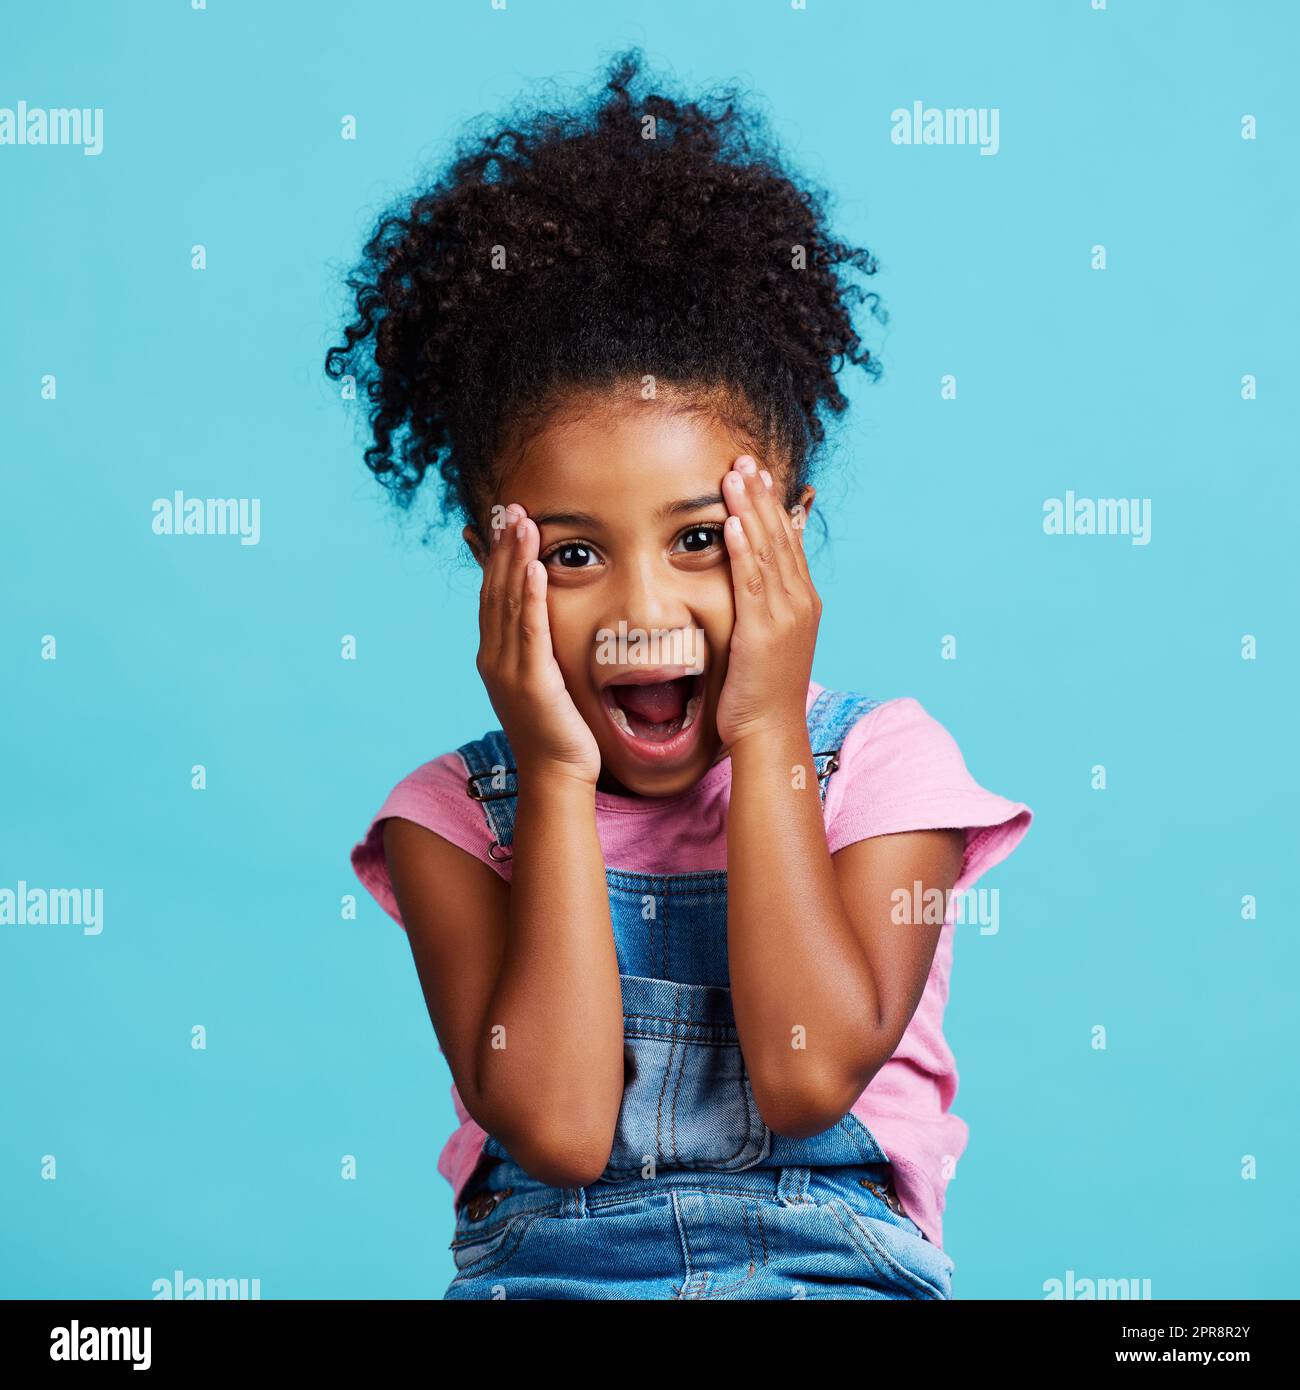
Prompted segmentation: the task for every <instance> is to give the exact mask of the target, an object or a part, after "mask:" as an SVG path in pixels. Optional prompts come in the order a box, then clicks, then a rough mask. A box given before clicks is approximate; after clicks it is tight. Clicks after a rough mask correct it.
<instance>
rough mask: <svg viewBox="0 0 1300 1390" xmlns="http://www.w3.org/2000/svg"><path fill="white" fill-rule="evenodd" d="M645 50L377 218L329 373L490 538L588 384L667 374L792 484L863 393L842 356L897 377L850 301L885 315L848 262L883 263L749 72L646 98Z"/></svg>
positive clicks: (792, 491) (383, 451)
mask: <svg viewBox="0 0 1300 1390" xmlns="http://www.w3.org/2000/svg"><path fill="white" fill-rule="evenodd" d="M641 63H642V57H641V54H640V51H639V50H637V49H635V48H634V49H631V50H629V51H627V52H625V53H622V54H619V55H618V56H616V57H615V58H614V59H613V60H612V61H611V62H610V64H609V66H608V69H607V72H606V75H605V76H606V81H605V85H604V87H603V88H602V89H600V90H599V91H598V92H597V93H596V95H595V96H593V97H591V98H589V99H588V100H587V101H586V103H585V104H584V105H583V106H581V107H579V108H578V109H574V110H569V111H558V112H557V111H547V110H540V111H538V110H531V111H528V112H526V113H524V114H522V115H521V114H520V112H518V111H516V112H515V113H514V114H513V115H512V116H511V118H510V119H509V120H507V121H506V122H504V123H501V122H499V121H497V122H492V123H491V127H490V129H489V131H488V133H482V132H480V133H477V134H470V135H468V136H465V135H463V136H462V137H461V139H460V141H459V143H458V144H457V145H456V147H455V151H454V157H453V159H452V162H451V163H450V165H449V167H448V168H447V169H446V172H445V173H444V174H443V175H442V176H441V177H440V178H439V179H438V180H437V181H436V182H435V183H434V184H433V185H432V186H431V187H428V188H426V189H424V190H422V191H420V192H419V193H417V194H416V195H415V196H413V197H410V196H408V197H406V198H403V199H402V201H401V202H400V203H399V204H398V205H397V206H396V207H395V208H392V209H390V210H389V211H388V212H386V213H385V214H384V215H383V216H382V217H381V218H380V219H379V222H378V225H377V226H376V227H375V230H374V232H373V235H372V236H371V237H370V240H369V241H368V242H367V244H366V246H365V249H364V252H363V255H362V258H361V261H360V264H359V265H358V266H357V268H356V269H355V270H354V271H353V273H352V274H351V275H350V276H349V277H348V279H347V287H348V290H349V292H350V299H351V300H352V301H353V302H354V305H355V316H352V315H351V314H349V317H351V318H352V321H351V322H350V323H349V324H348V325H347V326H346V327H345V329H344V332H343V339H344V340H343V342H342V343H341V344H339V345H338V346H335V347H333V348H331V349H330V350H329V352H328V354H327V356H326V361H325V370H326V372H327V374H328V375H329V376H330V377H331V378H332V379H334V380H340V379H341V378H343V377H345V376H351V377H352V378H353V379H354V380H355V381H356V383H357V387H358V393H359V395H360V396H361V398H362V399H364V400H365V401H366V402H368V414H369V425H370V431H371V433H372V434H373V443H372V444H371V445H370V446H369V447H368V448H367V449H366V451H365V460H366V465H367V467H368V468H369V469H370V470H371V471H372V472H373V473H374V475H375V477H376V478H377V479H378V480H379V482H380V483H382V484H383V485H384V486H385V487H386V488H387V489H388V490H389V492H390V494H391V495H392V498H393V500H394V501H395V502H397V503H398V504H399V505H400V506H401V507H404V508H405V507H408V506H409V505H410V502H411V500H412V497H413V496H414V494H415V492H416V490H417V489H418V488H419V486H420V484H421V483H422V482H423V480H424V476H425V474H426V473H427V472H428V470H429V469H430V468H433V467H435V466H436V468H437V469H438V471H439V473H440V474H441V477H442V483H443V488H442V499H441V500H442V510H443V512H444V514H446V515H458V516H460V517H461V518H463V520H464V521H465V522H466V523H467V524H470V525H472V526H474V527H475V529H476V530H477V532H478V534H479V535H480V536H486V531H485V529H484V526H483V522H484V520H485V519H486V514H487V508H488V506H489V505H490V501H491V499H493V498H494V496H495V491H494V484H495V482H496V480H497V479H498V478H499V476H500V470H501V468H502V466H503V459H505V458H506V457H507V455H508V452H509V450H510V449H512V448H513V447H516V445H517V443H518V442H519V441H520V440H522V438H523V437H524V434H525V432H526V431H527V430H528V429H529V428H533V427H535V426H536V425H537V424H538V423H539V422H540V421H543V420H545V419H546V418H547V417H548V416H550V415H551V414H552V413H553V412H557V411H558V410H560V409H561V408H562V407H563V406H564V404H565V402H566V400H570V399H571V398H572V397H573V394H574V393H578V394H583V393H587V392H591V391H611V390H619V389H627V388H628V386H629V383H630V384H631V385H632V386H633V387H634V388H635V389H637V391H638V394H641V395H642V396H644V394H645V390H644V387H643V383H645V382H646V381H647V380H648V379H653V382H654V390H655V394H656V397H657V393H658V387H659V386H660V385H667V386H669V387H670V390H669V391H668V392H667V393H666V394H668V395H670V396H671V397H673V398H674V400H675V402H677V404H673V406H672V408H681V406H680V402H682V401H684V402H686V405H685V408H687V409H702V408H707V409H711V410H714V411H716V412H717V413H718V415H719V418H721V419H723V420H724V421H726V422H727V423H728V424H730V425H731V426H732V427H733V428H734V429H736V430H737V431H738V432H740V433H741V434H742V435H743V436H744V437H746V438H750V439H753V440H755V441H756V442H757V443H758V445H759V447H761V448H764V449H766V450H767V451H768V452H769V456H770V457H773V458H774V459H780V460H781V461H782V463H783V464H784V470H783V471H784V482H785V487H786V494H787V499H788V500H791V499H794V498H796V497H797V496H798V490H799V488H800V487H801V486H802V484H803V483H804V482H806V481H807V479H808V475H809V472H810V469H811V466H812V464H813V462H814V461H815V456H816V454H817V451H818V448H819V446H820V445H821V444H822V442H823V440H824V438H825V429H824V421H823V414H824V412H825V411H827V410H829V411H831V412H834V413H835V414H837V415H838V414H840V413H842V412H843V411H844V410H845V409H846V407H847V404H848V402H847V400H846V398H845V397H844V395H843V394H842V393H841V391H840V389H839V386H838V384H837V382H836V374H837V373H838V372H839V370H840V368H841V367H842V366H843V364H844V362H845V361H849V362H853V363H854V364H856V365H858V366H861V367H862V368H863V369H864V370H865V371H866V372H867V374H868V375H869V376H870V377H871V378H872V379H873V380H874V379H875V378H876V377H878V375H879V371H880V368H879V364H878V362H877V361H876V360H875V359H874V358H873V357H872V355H871V353H870V352H869V351H867V350H866V349H865V348H864V347H863V346H862V344H861V341H860V339H859V337H858V335H857V333H856V332H855V331H854V326H853V322H852V317H851V314H850V311H849V305H850V303H851V302H861V301H863V300H865V301H866V302H867V304H868V306H869V308H870V312H871V313H872V315H873V316H874V317H875V318H876V319H877V321H879V322H881V323H884V322H886V319H887V316H886V315H885V313H884V311H883V310H882V309H881V308H880V303H879V296H878V295H876V294H869V293H867V292H866V291H864V290H863V289H862V288H861V287H860V286H858V285H856V284H853V283H851V282H848V281H847V278H846V275H845V271H846V270H847V269H849V268H852V269H856V270H857V271H858V272H859V273H861V274H862V275H866V276H870V275H874V274H875V273H876V268H877V266H876V261H875V258H874V257H873V256H872V255H871V253H870V252H868V251H866V250H863V249H859V248H856V247H851V246H846V245H844V244H843V243H841V242H839V241H837V240H834V239H833V238H832V237H831V236H830V234H829V232H828V230H827V226H826V216H825V212H824V202H825V195H824V194H823V193H821V192H820V191H816V190H813V189H811V188H809V187H808V186H806V185H804V184H801V183H799V182H796V181H795V179H793V178H792V177H791V176H790V175H789V174H788V173H787V172H786V171H785V169H784V168H783V166H782V162H781V159H780V157H779V155H778V154H777V152H776V151H775V148H774V146H773V143H772V141H771V139H770V138H769V137H768V136H767V135H766V134H765V132H764V129H763V127H762V123H761V121H760V120H759V119H758V118H757V117H756V116H754V115H753V114H752V113H746V112H745V111H744V110H743V109H742V108H741V106H740V104H739V102H738V100H737V98H736V95H735V93H734V91H725V92H722V93H721V94H718V95H715V96H714V97H712V98H709V97H704V98H701V99H699V100H674V99H672V98H671V97H669V96H665V95H661V94H659V93H657V92H650V93H647V94H644V95H642V96H640V97H637V96H635V95H634V91H633V88H634V86H637V85H639V79H640V76H641V74H640V67H641ZM659 85H662V84H659ZM476 124H477V123H476ZM471 130H473V127H471Z"/></svg>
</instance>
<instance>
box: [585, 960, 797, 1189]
mask: <svg viewBox="0 0 1300 1390" xmlns="http://www.w3.org/2000/svg"><path fill="white" fill-rule="evenodd" d="M620 978H621V983H622V989H623V1030H624V1039H623V1043H624V1056H625V1073H624V1085H623V1101H622V1104H621V1106H620V1107H619V1114H618V1124H617V1127H616V1129H615V1133H614V1143H613V1147H612V1149H611V1151H610V1156H609V1163H608V1165H607V1166H606V1168H605V1171H604V1173H603V1174H602V1175H601V1180H602V1181H610V1182H617V1181H621V1180H622V1179H625V1178H631V1177H639V1176H641V1175H642V1174H643V1173H646V1172H647V1171H648V1170H650V1169H652V1168H653V1169H654V1170H657V1169H659V1168H708V1169H714V1170H717V1171H719V1172H736V1171H738V1170H739V1169H742V1168H750V1167H753V1166H754V1164H756V1163H760V1162H761V1161H762V1160H763V1159H764V1158H766V1157H767V1155H768V1154H769V1152H770V1151H771V1147H772V1132H771V1130H769V1129H768V1127H767V1126H766V1125H765V1124H764V1123H763V1117H762V1116H761V1115H760V1114H759V1111H758V1105H757V1104H756V1102H755V1100H754V1092H753V1089H752V1088H751V1086H750V1082H749V1074H748V1072H747V1071H746V1069H745V1059H744V1057H743V1055H742V1053H741V1050H740V1043H739V1039H738V1037H737V1034H736V1025H735V1019H734V1017H733V1015H732V1012H731V991H730V990H728V989H724V988H722V987H720V986H715V985H684V984H677V983H675V982H674V981H672V980H656V979H650V978H648V977H644V976H638V975H624V976H622V977H620Z"/></svg>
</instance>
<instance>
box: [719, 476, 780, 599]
mask: <svg viewBox="0 0 1300 1390" xmlns="http://www.w3.org/2000/svg"><path fill="white" fill-rule="evenodd" d="M730 476H731V475H730V474H728V477H730ZM724 490H725V489H724ZM722 538H723V540H724V542H725V543H726V546H727V555H728V557H729V559H730V561H731V587H732V590H733V592H734V594H735V601H736V621H737V622H740V620H741V619H742V618H746V617H748V618H749V619H751V620H752V619H758V620H760V621H762V620H764V619H766V618H767V617H768V616H769V613H768V608H767V594H766V592H765V590H766V585H765V584H764V582H763V575H762V573H761V572H760V570H759V567H758V561H757V560H756V559H755V557H754V551H753V547H752V546H751V545H750V543H749V540H748V538H747V537H746V535H745V527H744V524H743V523H742V521H741V519H740V517H739V516H737V515H734V514H733V515H732V516H729V517H728V518H727V519H726V521H725V522H723V524H722Z"/></svg>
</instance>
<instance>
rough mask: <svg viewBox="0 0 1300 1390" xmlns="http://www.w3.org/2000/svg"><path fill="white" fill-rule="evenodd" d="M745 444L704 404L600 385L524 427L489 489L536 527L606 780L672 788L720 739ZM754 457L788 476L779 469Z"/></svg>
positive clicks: (566, 652)
mask: <svg viewBox="0 0 1300 1390" xmlns="http://www.w3.org/2000/svg"><path fill="white" fill-rule="evenodd" d="M747 452H748V453H751V454H753V452H754V451H753V450H752V449H747V448H746V447H744V446H742V445H738V444H737V442H736V439H735V437H734V435H733V434H732V433H731V432H730V431H728V430H727V429H726V428H725V427H724V426H723V425H722V424H721V423H720V422H718V421H717V420H715V419H714V418H713V417H712V416H710V415H706V414H699V413H694V412H693V413H690V414H685V413H674V412H671V411H668V410H665V409H662V408H661V407H660V406H659V405H657V404H656V403H655V402H646V401H637V402H636V403H634V404H631V405H626V404H618V403H615V402H613V401H610V400H606V401H604V402H599V403H596V404H594V405H593V406H592V407H591V408H590V410H588V411H586V412H584V413H583V414H581V415H579V416H576V417H572V416H571V417H567V418H565V419H563V420H561V421H559V422H557V423H553V424H550V425H547V426H546V427H544V428H543V429H541V431H540V432H539V433H537V434H535V435H533V436H532V437H531V438H530V439H529V440H528V442H527V443H526V445H525V446H524V447H523V449H522V450H521V452H520V455H519V457H518V459H517V460H516V461H515V463H514V465H513V466H512V468H511V469H510V471H509V472H508V473H507V475H506V476H505V477H504V478H503V479H502V483H501V489H500V492H499V494H498V498H497V499H496V500H497V501H498V502H499V503H500V504H501V505H502V506H503V507H504V506H505V505H507V504H509V503H511V502H516V503H518V504H519V505H520V506H522V507H523V508H524V509H525V511H526V512H527V513H528V515H529V517H531V518H532V520H533V521H534V522H535V523H536V524H537V527H538V530H539V531H540V533H541V545H540V548H539V552H538V558H539V559H540V560H541V562H542V564H544V565H545V567H546V576H547V599H546V603H547V611H548V614H549V617H550V625H551V645H552V649H553V651H554V653H555V659H556V662H557V664H558V665H559V668H560V672H561V674H562V675H563V677H564V683H565V686H566V687H567V688H568V691H569V694H570V696H571V697H572V699H573V702H574V704H575V705H576V706H577V708H578V712H579V714H581V715H582V717H583V719H584V720H585V721H586V723H587V725H588V727H589V728H590V729H591V732H592V734H593V735H594V736H595V739H596V742H597V744H598V745H599V747H600V752H601V761H602V771H601V777H600V783H599V785H600V787H601V789H602V790H607V791H613V792H616V793H622V794H628V793H632V794H635V795H639V796H673V795H675V794H677V793H679V792H682V791H685V790H687V789H688V788H690V787H691V786H693V785H694V784H695V783H696V782H697V781H698V780H699V778H700V777H701V776H702V775H703V774H704V772H705V771H707V769H708V768H709V767H710V766H711V765H712V764H713V763H714V762H716V761H717V760H718V759H719V758H720V757H722V756H723V755H724V754H725V752H726V750H725V749H724V748H722V746H721V743H720V741H719V739H718V735H717V729H716V725H715V721H714V715H715V712H716V710H717V707H718V697H719V695H720V694H721V691H722V683H723V680H724V678H725V677H726V674H727V656H728V652H729V649H730V642H731V630H732V627H733V625H734V623H735V604H734V601H733V597H732V585H731V566H730V563H729V560H728V557H727V550H726V543H725V542H724V540H723V538H722V524H723V522H724V521H726V519H727V515H728V511H727V506H726V503H725V502H724V501H723V500H722V494H721V485H722V479H723V476H724V475H725V474H726V473H727V471H728V470H729V469H730V468H731V467H732V465H733V464H734V462H735V460H736V459H737V458H739V457H740V456H741V455H742V454H744V453H747ZM755 457H757V455H755ZM758 461H759V464H760V466H761V467H769V468H771V471H772V474H773V479H774V481H775V483H776V485H777V488H778V490H783V489H784V482H785V480H784V477H783V474H782V471H781V469H780V468H779V467H774V466H772V464H770V463H769V462H768V461H767V460H765V459H762V458H759V460H758ZM813 495H814V489H812V488H811V487H806V488H805V489H804V491H803V495H802V497H801V498H800V499H799V500H800V501H801V502H802V504H803V506H804V507H805V509H807V508H808V507H809V506H810V505H811V503H812V498H813ZM464 535H465V539H466V541H467V542H469V544H470V546H471V548H472V549H473V550H474V552H475V555H476V556H477V557H478V558H479V561H480V563H482V560H483V555H482V548H481V544H480V542H479V541H478V538H477V537H476V536H475V534H474V532H473V531H472V530H471V529H470V528H469V527H467V528H466V529H465V532H464Z"/></svg>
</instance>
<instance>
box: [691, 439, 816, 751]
mask: <svg viewBox="0 0 1300 1390" xmlns="http://www.w3.org/2000/svg"><path fill="white" fill-rule="evenodd" d="M765 479H770V474H767V472H766V470H760V469H759V467H758V465H757V464H756V463H755V461H754V460H753V459H752V458H750V457H749V456H748V455H747V454H746V455H742V456H741V457H740V458H738V459H737V460H736V465H735V467H734V468H733V469H732V470H731V471H730V472H729V473H727V475H726V476H725V477H724V478H723V480H722V496H723V499H724V500H725V501H726V503H727V506H728V508H729V509H730V511H731V513H732V514H731V515H730V516H729V517H728V518H727V521H726V524H725V525H724V527H723V536H724V538H725V541H726V545H727V553H728V555H729V556H730V559H731V579H732V587H733V590H734V594H735V601H736V625H735V627H734V628H733V629H732V633H731V652H730V656H729V659H728V662H727V676H726V680H725V681H724V682H723V686H722V694H721V695H720V696H719V698H718V712H717V726H718V736H719V738H721V739H722V741H723V743H724V744H726V746H727V747H728V748H733V747H734V746H735V745H736V744H737V743H738V742H740V740H741V739H745V738H749V737H752V736H753V735H754V734H761V733H764V732H766V731H769V730H774V729H781V728H788V727H789V726H790V725H791V724H794V725H795V726H796V727H798V728H803V727H805V725H804V714H805V707H806V705H807V702H808V682H809V680H810V679H811V677H812V659H813V648H814V647H815V646H816V645H817V626H818V623H819V622H820V621H821V613H822V601H821V599H820V598H819V597H818V596H817V590H816V589H814V588H813V582H812V577H811V575H810V574H809V573H808V561H807V558H806V556H805V555H804V548H803V528H802V527H801V526H796V525H795V524H794V523H793V522H792V520H791V518H790V516H789V515H787V513H786V511H785V508H784V507H782V505H781V503H780V502H779V501H778V500H777V495H776V491H775V488H774V487H773V485H772V483H771V481H765Z"/></svg>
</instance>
